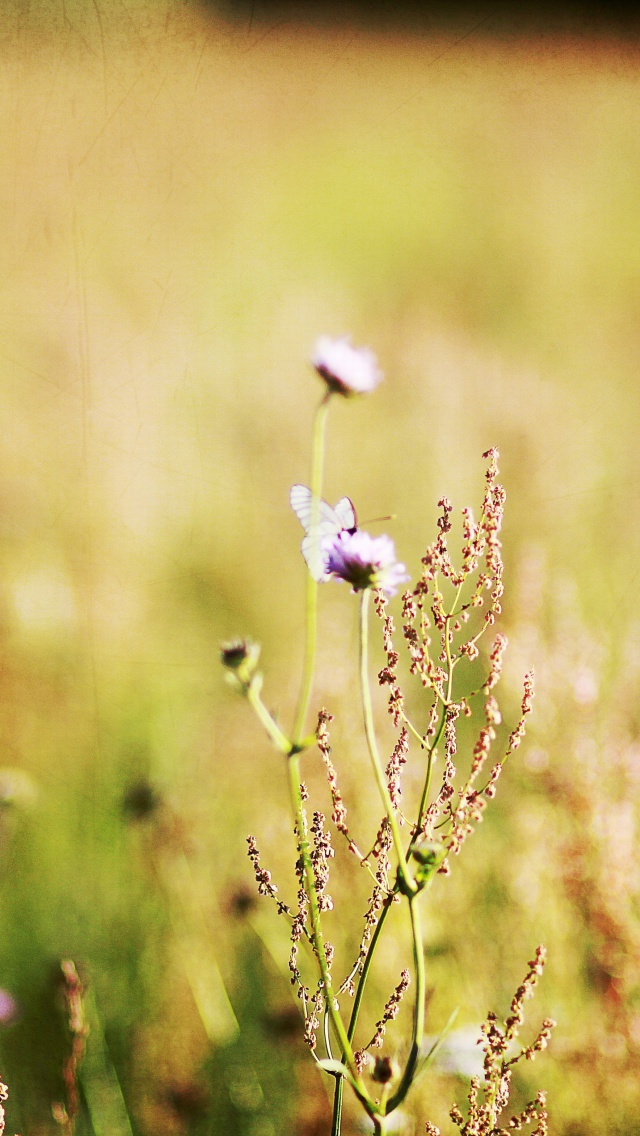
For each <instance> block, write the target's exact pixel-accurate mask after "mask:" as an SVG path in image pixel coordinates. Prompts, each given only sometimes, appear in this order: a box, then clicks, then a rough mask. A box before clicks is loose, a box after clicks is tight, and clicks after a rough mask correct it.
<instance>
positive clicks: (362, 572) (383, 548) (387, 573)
mask: <svg viewBox="0 0 640 1136" xmlns="http://www.w3.org/2000/svg"><path fill="white" fill-rule="evenodd" d="M323 552H324V556H325V564H326V570H327V572H328V573H330V574H331V575H333V576H336V577H337V579H338V580H345V581H346V582H347V584H351V586H352V588H353V590H354V592H361V591H364V589H365V588H379V589H380V590H381V591H383V592H385V593H386V594H387V595H388V596H393V595H395V593H396V591H397V590H398V587H399V585H400V584H404V583H405V582H406V581H407V580H408V579H409V577H408V576H407V573H406V572H405V567H404V564H399V563H398V561H397V560H396V550H395V548H394V544H393V541H392V540H391V538H390V537H388V536H377V537H372V536H370V535H369V533H366V532H362V531H361V530H358V531H357V532H354V533H350V532H341V533H338V535H337V536H336V537H333V538H331V539H330V540H327V541H325V542H323Z"/></svg>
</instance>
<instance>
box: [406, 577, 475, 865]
mask: <svg viewBox="0 0 640 1136" xmlns="http://www.w3.org/2000/svg"><path fill="white" fill-rule="evenodd" d="M461 591H462V584H459V585H458V589H457V591H456V594H455V596H454V600H453V604H452V605H451V611H450V612H449V614H448V615H447V616H446V617H445V625H444V634H445V643H444V649H445V655H446V659H447V695H446V698H445V699H443V705H442V714H441V715H440V724H439V726H438V732H437V734H436V736H435V738H434V739H433V742H432V744H431V745H430V746H429V756H428V758H427V775H426V777H425V781H424V786H423V789H422V796H421V798H420V808H419V809H418V822H417V824H416V829H415V836H414V840H415V839H416V837H417V836H418V834H419V832H420V829H421V828H422V822H423V820H424V814H425V811H426V808H427V804H428V801H429V791H430V789H431V777H432V775H433V761H434V757H435V752H436V749H437V747H438V746H439V744H440V739H441V737H442V734H443V731H444V727H445V723H446V720H447V708H448V706H449V705H450V704H451V700H452V697H453V671H454V667H455V660H454V659H452V657H451V644H450V642H449V627H450V624H451V620H452V619H453V615H454V611H455V606H456V604H457V602H458V600H459V598H460V593H461ZM411 846H413V841H412V843H411Z"/></svg>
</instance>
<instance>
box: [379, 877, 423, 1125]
mask: <svg viewBox="0 0 640 1136" xmlns="http://www.w3.org/2000/svg"><path fill="white" fill-rule="evenodd" d="M409 912H410V915H411V934H412V938H413V963H414V967H415V972H416V999H415V1003H414V1007H413V1032H412V1037H411V1049H410V1050H409V1057H408V1059H407V1064H406V1066H405V1070H404V1073H403V1074H402V1078H401V1080H400V1084H399V1085H398V1088H397V1089H396V1092H395V1093H394V1094H393V1096H392V1097H391V1100H390V1101H389V1104H388V1106H387V1113H391V1112H393V1111H394V1109H396V1108H398V1106H399V1105H401V1104H402V1102H403V1100H404V1098H405V1097H406V1095H407V1093H408V1092H409V1089H410V1088H411V1084H412V1081H413V1078H414V1076H415V1071H416V1065H417V1063H418V1058H419V1056H420V1048H421V1046H422V1039H423V1035H424V999H425V989H426V986H425V969H424V942H423V937H422V924H421V922H420V911H419V908H418V896H415V895H414V896H411V897H410V898H409Z"/></svg>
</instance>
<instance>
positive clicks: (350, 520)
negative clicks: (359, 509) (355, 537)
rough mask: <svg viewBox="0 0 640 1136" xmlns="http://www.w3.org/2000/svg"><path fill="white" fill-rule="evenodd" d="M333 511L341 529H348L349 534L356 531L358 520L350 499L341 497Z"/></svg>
mask: <svg viewBox="0 0 640 1136" xmlns="http://www.w3.org/2000/svg"><path fill="white" fill-rule="evenodd" d="M333 511H334V513H335V515H336V517H337V518H338V521H339V522H340V528H341V529H348V531H349V532H353V531H354V529H357V527H358V518H357V516H356V511H355V509H354V507H353V501H352V500H351V498H350V497H341V498H340V500H339V501H338V504H337V505H336V507H335V509H334V510H333Z"/></svg>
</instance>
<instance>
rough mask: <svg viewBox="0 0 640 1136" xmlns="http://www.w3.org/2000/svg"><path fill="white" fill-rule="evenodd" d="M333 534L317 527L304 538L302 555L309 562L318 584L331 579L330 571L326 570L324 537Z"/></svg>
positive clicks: (310, 570) (309, 567)
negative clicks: (323, 531)
mask: <svg viewBox="0 0 640 1136" xmlns="http://www.w3.org/2000/svg"><path fill="white" fill-rule="evenodd" d="M332 535H333V533H321V532H319V531H318V528H315V529H314V530H313V531H312V532H310V533H307V535H306V536H304V537H303V538H302V544H301V546H300V547H301V550H302V555H303V556H304V558H305V560H306V562H307V567H308V569H309V572H310V573H311V576H312V577H313V579H314V580H315V581H316V583H317V584H324V583H326V581H327V580H329V579H330V573H329V572H327V571H326V561H325V554H324V552H323V537H327V536H332Z"/></svg>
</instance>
